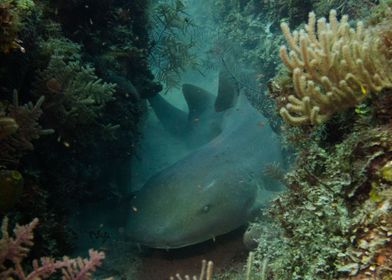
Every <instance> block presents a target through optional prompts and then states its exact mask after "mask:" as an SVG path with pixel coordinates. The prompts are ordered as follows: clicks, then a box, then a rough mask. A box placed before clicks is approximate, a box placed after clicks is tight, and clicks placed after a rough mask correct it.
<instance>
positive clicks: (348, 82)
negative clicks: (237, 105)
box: [279, 10, 392, 125]
mask: <svg viewBox="0 0 392 280" xmlns="http://www.w3.org/2000/svg"><path fill="white" fill-rule="evenodd" d="M281 28H282V31H283V34H284V36H285V37H286V40H287V42H288V45H289V47H290V49H291V50H290V52H289V53H288V52H287V49H286V47H285V46H282V47H281V48H280V52H279V55H280V58H281V59H282V61H283V63H284V64H285V65H286V66H287V67H288V68H289V70H290V71H291V72H292V77H293V84H294V89H295V95H290V96H288V98H287V101H288V103H287V105H286V106H285V107H283V108H281V109H280V114H281V116H282V117H283V119H284V120H285V121H286V122H288V123H290V124H293V125H303V124H312V125H315V124H320V123H323V122H325V121H326V120H328V119H329V118H330V117H331V116H332V115H333V114H334V113H336V112H338V111H342V110H344V109H346V108H349V107H354V106H356V105H357V104H358V103H359V102H361V101H362V100H363V99H364V98H365V97H366V96H367V95H368V93H369V92H373V93H376V92H379V91H381V90H382V89H383V88H385V87H392V71H391V69H390V68H389V67H388V61H387V60H386V59H385V57H384V56H383V54H382V53H381V52H380V50H379V41H380V40H379V38H378V37H377V35H376V32H374V31H373V30H372V29H370V28H365V27H364V25H363V23H362V22H358V23H357V25H356V28H355V29H353V28H350V25H349V24H348V16H343V17H342V18H341V20H340V21H338V20H337V18H336V11H335V10H331V11H330V14H329V22H327V20H326V19H325V18H321V19H319V20H317V22H316V16H315V14H314V13H313V12H312V13H310V14H309V22H308V24H306V25H305V29H301V30H300V31H299V32H298V31H294V32H292V33H291V32H290V30H289V27H288V25H287V24H286V23H282V24H281Z"/></svg>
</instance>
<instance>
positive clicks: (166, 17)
mask: <svg viewBox="0 0 392 280" xmlns="http://www.w3.org/2000/svg"><path fill="white" fill-rule="evenodd" d="M152 10H153V12H152V13H151V14H152V15H153V16H152V18H151V22H152V26H154V29H153V30H152V31H151V32H150V34H151V39H150V40H151V46H150V49H149V60H150V65H151V66H152V67H153V71H154V72H155V76H156V79H157V80H158V81H159V82H161V83H163V84H164V85H165V87H166V88H167V89H170V88H173V87H178V86H179V82H180V81H181V74H182V73H184V72H185V71H186V70H187V69H189V68H195V67H196V66H197V60H196V57H195V55H194V53H193V52H192V50H193V49H194V48H195V41H194V40H193V39H192V36H191V32H192V30H193V29H194V28H195V26H194V25H193V23H192V20H191V18H190V17H189V16H188V15H187V13H186V11H185V4H184V3H183V1H182V0H174V1H168V2H167V3H163V2H159V3H157V4H156V5H155V6H154V7H152Z"/></svg>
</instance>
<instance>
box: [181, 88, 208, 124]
mask: <svg viewBox="0 0 392 280" xmlns="http://www.w3.org/2000/svg"><path fill="white" fill-rule="evenodd" d="M182 94H183V95H184V98H185V101H186V103H187V104H188V108H189V118H190V119H193V117H198V116H200V114H201V113H202V112H203V111H204V110H205V109H207V108H208V107H212V104H213V102H214V98H215V97H214V95H212V94H211V93H209V92H208V91H206V90H204V89H202V88H200V87H198V86H194V85H191V84H183V85H182Z"/></svg>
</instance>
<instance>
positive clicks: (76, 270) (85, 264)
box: [0, 218, 105, 280]
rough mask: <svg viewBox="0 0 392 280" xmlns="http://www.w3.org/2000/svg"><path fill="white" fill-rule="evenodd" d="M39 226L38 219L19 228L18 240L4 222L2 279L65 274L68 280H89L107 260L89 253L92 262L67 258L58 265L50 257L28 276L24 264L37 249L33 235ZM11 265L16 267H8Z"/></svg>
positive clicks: (0, 247) (35, 264) (0, 242)
mask: <svg viewBox="0 0 392 280" xmlns="http://www.w3.org/2000/svg"><path fill="white" fill-rule="evenodd" d="M37 225H38V219H37V218H36V219H34V220H33V221H32V222H31V223H29V224H28V225H25V226H19V225H16V227H15V229H14V234H15V236H14V237H10V236H9V233H8V218H4V219H3V222H2V226H1V233H2V238H1V239H0V278H1V279H19V280H34V279H46V278H49V277H50V276H51V275H52V274H55V273H56V272H57V271H62V274H63V278H62V279H64V280H89V279H92V272H93V271H95V270H96V268H97V267H99V266H100V265H101V264H102V260H103V259H104V258H105V254H104V253H103V252H98V251H94V250H92V249H91V250H90V251H89V259H82V258H80V257H79V258H75V259H70V258H68V257H64V258H63V260H58V261H55V260H53V259H52V258H50V257H45V258H41V260H40V262H38V260H34V261H33V265H32V266H33V270H32V271H31V272H30V273H26V272H25V270H24V268H23V266H24V264H23V261H24V259H25V258H26V256H27V255H28V254H29V252H30V247H32V246H33V245H34V234H33V231H34V229H35V227H36V226H37ZM7 261H10V262H11V263H12V264H13V265H10V264H8V263H6V262H7Z"/></svg>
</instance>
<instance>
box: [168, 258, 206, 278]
mask: <svg viewBox="0 0 392 280" xmlns="http://www.w3.org/2000/svg"><path fill="white" fill-rule="evenodd" d="M213 270H214V263H213V262H212V261H208V262H207V261H206V260H203V261H202V262H201V271H200V275H199V277H197V276H196V275H195V276H193V277H192V279H194V280H212V275H213ZM184 278H185V279H186V280H187V279H191V278H190V277H189V275H185V276H184ZM184 278H183V277H182V276H181V275H180V274H178V273H177V274H176V279H177V280H183V279H184ZM174 279H175V278H174V277H173V276H170V280H174Z"/></svg>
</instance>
